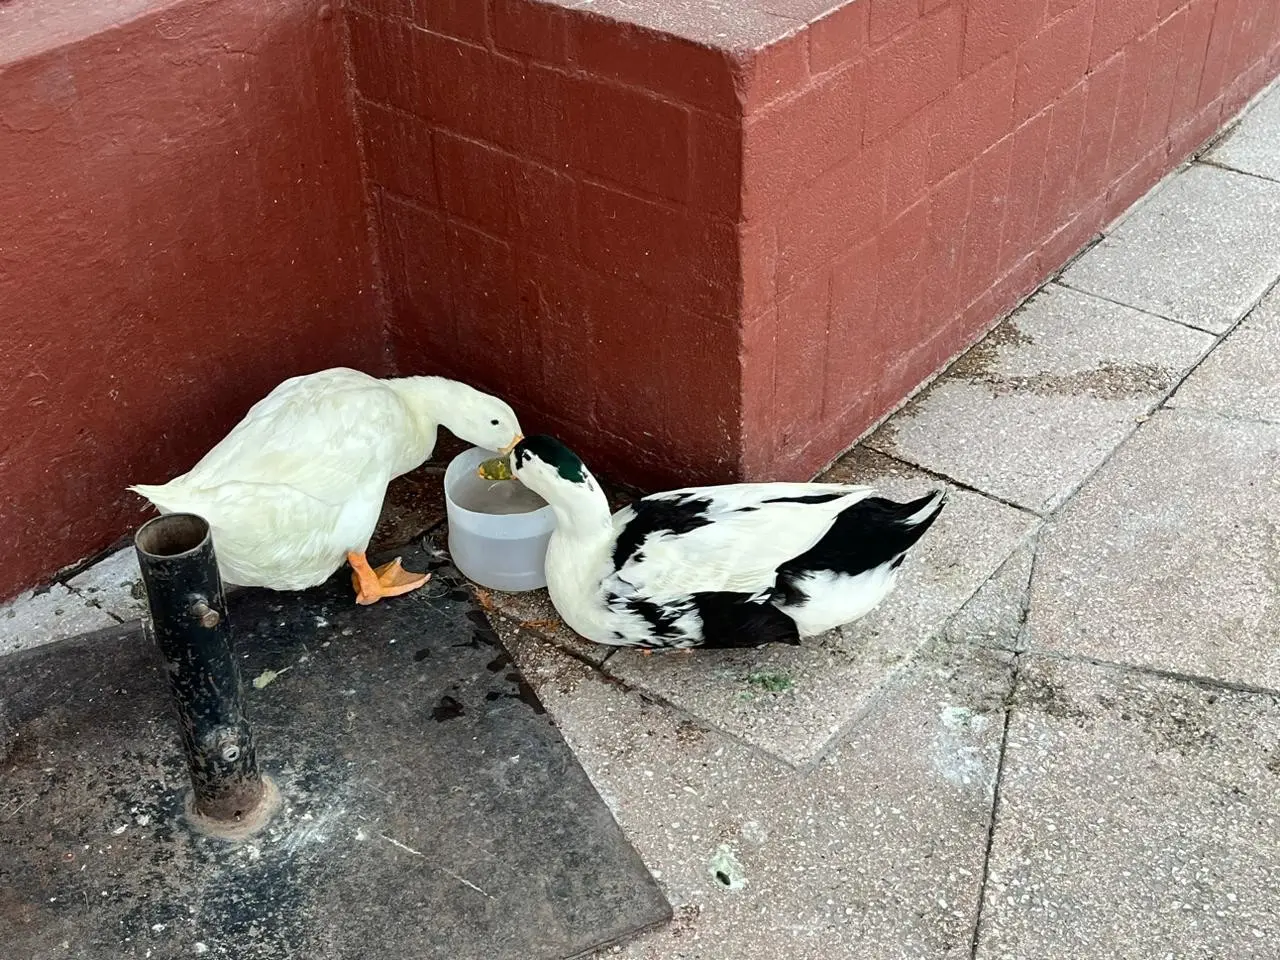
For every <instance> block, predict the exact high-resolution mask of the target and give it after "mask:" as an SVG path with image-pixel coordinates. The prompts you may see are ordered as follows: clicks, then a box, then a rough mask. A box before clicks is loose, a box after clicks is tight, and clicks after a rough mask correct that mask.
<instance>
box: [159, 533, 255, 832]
mask: <svg viewBox="0 0 1280 960" xmlns="http://www.w3.org/2000/svg"><path fill="white" fill-rule="evenodd" d="M134 547H135V549H136V550H137V553H138V564H139V566H140V567H141V568H142V582H143V584H144V585H145V586H146V590H147V605H148V607H149V608H150V611H151V622H150V630H151V634H152V637H153V638H154V640H155V643H156V646H157V647H158V648H159V649H160V653H161V655H162V656H163V657H164V660H165V667H166V672H167V674H168V677H169V690H170V692H171V694H172V699H173V704H174V707H175V708H176V710H177V714H178V725H179V729H180V731H181V733H182V745H183V747H184V748H185V749H186V753H187V766H188V768H189V769H190V772H191V787H192V796H191V799H190V802H189V810H190V812H192V813H194V814H195V816H196V818H197V819H198V820H202V821H204V823H203V825H204V826H206V827H207V828H209V829H210V830H211V831H212V832H218V831H219V828H220V827H226V828H230V829H231V830H232V831H233V832H234V831H235V829H236V828H237V827H247V826H250V824H251V823H252V822H253V821H256V820H259V819H262V818H263V817H264V815H265V814H266V813H267V812H269V811H268V810H267V809H266V808H267V807H268V806H269V801H270V797H271V794H272V792H273V791H272V790H271V788H270V784H269V782H268V781H266V780H265V779H264V778H263V777H262V775H261V773H260V772H259V770H258V755H257V751H256V749H255V748H254V741H253V730H252V728H251V727H250V726H249V721H248V719H247V718H246V717H245V712H244V697H243V691H242V688H241V680H240V670H239V668H238V667H237V665H236V661H235V656H234V654H233V651H232V649H231V629H230V624H229V623H228V622H227V614H226V609H227V608H226V598H225V596H224V595H223V590H222V577H221V576H220V575H219V573H218V562H217V558H216V557H215V555H214V552H213V538H212V536H211V535H210V533H209V525H208V524H207V523H206V522H205V521H204V520H203V519H201V518H200V517H197V516H195V515H194V514H190V513H172V514H168V515H166V516H162V517H156V518H155V519H154V520H149V521H147V523H145V524H143V526H142V528H141V529H140V530H138V533H137V536H135V537H134Z"/></svg>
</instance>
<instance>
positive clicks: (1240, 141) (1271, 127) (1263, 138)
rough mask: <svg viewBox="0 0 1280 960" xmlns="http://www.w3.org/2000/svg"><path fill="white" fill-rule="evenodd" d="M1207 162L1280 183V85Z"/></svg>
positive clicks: (1273, 85)
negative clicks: (1279, 181)
mask: <svg viewBox="0 0 1280 960" xmlns="http://www.w3.org/2000/svg"><path fill="white" fill-rule="evenodd" d="M1207 159H1209V160H1211V161H1212V162H1214V163H1217V164H1221V165H1222V166H1224V167H1231V169H1233V170H1240V171H1243V172H1244V173H1252V174H1253V175H1254V176H1258V177H1269V178H1270V179H1272V180H1280V84H1272V86H1271V91H1270V92H1269V93H1268V94H1266V95H1265V96H1263V97H1262V98H1260V99H1259V100H1258V102H1257V103H1256V104H1254V106H1253V107H1252V108H1251V109H1250V110H1249V112H1248V113H1247V114H1245V116H1244V119H1242V120H1241V121H1240V123H1239V125H1238V126H1237V127H1236V128H1235V129H1234V130H1233V131H1231V133H1230V134H1229V135H1228V136H1226V137H1224V138H1223V140H1222V142H1220V143H1219V144H1218V145H1217V146H1215V147H1214V148H1213V149H1212V150H1211V151H1210V152H1209V155H1208V158H1207Z"/></svg>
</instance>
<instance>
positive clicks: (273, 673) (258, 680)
mask: <svg viewBox="0 0 1280 960" xmlns="http://www.w3.org/2000/svg"><path fill="white" fill-rule="evenodd" d="M291 669H292V667H285V668H284V670H263V671H262V672H261V673H260V674H258V675H257V676H256V677H254V678H253V685H254V687H255V688H256V689H258V690H261V689H262V688H263V687H265V686H266V685H267V684H269V683H273V682H274V681H275V679H276V677H278V676H280V674H282V673H284V672H286V671H288V670H291Z"/></svg>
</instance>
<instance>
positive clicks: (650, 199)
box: [356, 92, 746, 228]
mask: <svg viewBox="0 0 1280 960" xmlns="http://www.w3.org/2000/svg"><path fill="white" fill-rule="evenodd" d="M356 101H357V103H358V105H359V106H360V107H365V106H369V107H375V108H377V109H379V110H385V111H387V112H388V113H391V114H394V115H395V116H398V117H401V118H404V119H408V120H412V121H414V122H416V123H420V124H422V125H423V126H425V127H426V128H427V129H428V131H429V132H430V133H432V134H433V135H434V134H445V135H447V136H449V137H451V138H453V139H455V140H461V141H463V142H464V143H469V144H471V145H473V146H478V147H483V148H485V149H486V150H490V151H492V152H494V153H496V154H499V155H500V156H502V157H504V158H506V159H507V160H513V161H516V162H517V163H521V164H526V165H528V166H531V167H536V168H537V169H539V170H541V171H543V172H545V173H551V174H554V175H556V176H558V177H564V178H566V179H568V180H572V181H574V182H575V183H579V184H587V185H589V186H593V187H598V188H601V189H605V190H610V191H612V192H614V193H617V194H619V195H621V196H624V197H627V198H628V199H631V200H639V201H640V202H642V203H648V204H651V205H653V206H655V207H660V208H662V209H663V210H666V211H667V212H669V213H682V214H691V215H693V216H697V217H702V218H704V219H706V220H707V221H709V222H711V223H715V224H720V225H722V226H727V227H733V228H740V227H742V226H745V225H746V221H744V220H741V219H740V218H738V217H736V216H732V215H729V214H724V213H716V212H714V211H711V210H704V209H702V208H700V207H696V206H693V205H692V204H689V203H685V202H681V201H679V200H672V199H671V198H670V197H664V196H661V195H659V194H656V193H646V192H643V190H641V189H640V188H638V187H635V186H633V185H631V184H625V183H622V182H620V181H616V180H609V179H607V178H605V177H603V176H601V175H600V174H598V173H592V172H590V171H588V170H583V169H581V168H579V167H576V166H570V165H567V164H566V165H565V166H563V167H558V166H555V165H554V164H555V161H551V160H545V159H543V158H541V157H537V156H533V155H530V154H522V153H516V152H514V151H513V150H512V149H511V148H510V147H507V146H504V145H502V144H500V143H497V142H495V141H493V140H485V139H483V138H482V137H476V136H472V135H469V134H465V133H461V132H459V131H458V130H455V129H454V128H453V127H447V126H442V125H441V124H439V123H436V122H435V121H432V120H430V119H428V118H426V117H423V116H422V115H420V114H417V113H414V112H413V111H412V110H406V109H404V107H399V106H396V105H395V104H393V103H387V102H386V101H383V100H376V99H373V98H372V97H366V96H365V95H364V94H362V93H359V92H357V93H356ZM688 146H689V151H688V152H689V155H690V158H691V159H690V162H691V163H692V156H693V143H692V141H690V143H689V144H688ZM566 171H568V172H566ZM378 186H380V187H381V189H382V190H383V191H384V192H386V193H389V194H391V195H392V196H394V197H397V198H400V197H404V195H403V194H400V193H397V192H396V191H394V190H391V189H390V188H388V187H382V186H381V185H380V184H379V185H378ZM436 187H437V189H439V183H437V184H436ZM412 202H413V203H415V204H417V205H418V206H421V207H422V209H425V210H434V209H436V208H435V207H430V206H426V205H423V203H422V201H421V200H412ZM440 210H441V211H442V212H446V213H447V212H448V211H447V210H444V207H443V205H442V206H441V207H440ZM468 222H470V221H468Z"/></svg>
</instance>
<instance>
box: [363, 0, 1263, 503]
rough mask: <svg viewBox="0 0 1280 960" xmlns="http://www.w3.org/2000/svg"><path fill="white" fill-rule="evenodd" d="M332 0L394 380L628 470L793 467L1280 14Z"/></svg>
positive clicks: (1070, 227)
mask: <svg viewBox="0 0 1280 960" xmlns="http://www.w3.org/2000/svg"><path fill="white" fill-rule="evenodd" d="M356 3H357V8H356V9H354V10H353V11H352V12H351V13H350V16H349V22H350V30H351V49H352V59H353V64H354V71H355V77H356V87H357V91H358V100H359V104H360V112H361V115H362V117H363V123H364V126H365V136H366V149H367V159H368V164H369V172H370V179H371V182H372V184H373V185H374V189H373V201H374V203H375V204H376V207H377V210H378V222H379V223H380V224H381V236H382V244H381V252H382V259H383V268H384V271H385V272H386V275H387V278H388V283H387V288H388V294H389V299H390V303H389V311H390V316H391V340H392V344H393V347H394V350H395V355H396V359H397V363H398V366H399V367H400V368H401V369H402V370H405V371H406V372H412V371H416V370H439V371H443V372H447V373H451V374H453V375H456V376H462V377H465V378H467V379H470V380H473V381H475V382H477V383H479V384H481V385H484V386H488V387H491V388H495V389H499V390H501V391H502V392H504V393H506V394H508V395H509V396H510V398H511V399H512V401H513V402H515V403H517V404H519V405H520V407H521V409H522V410H524V411H527V419H528V420H529V422H530V423H531V425H533V426H535V427H548V428H551V429H554V430H556V431H557V432H559V433H561V434H562V435H564V436H565V437H566V439H568V440H569V441H570V442H571V443H573V444H575V445H576V446H578V447H579V448H581V449H582V451H583V452H584V453H585V454H587V455H588V457H589V458H590V459H591V460H592V461H593V462H594V463H597V464H599V465H600V466H602V467H603V468H604V469H607V470H611V471H612V472H614V474H615V475H617V476H621V477H624V478H626V479H629V480H633V481H637V482H640V483H646V482H652V483H675V482H691V481H694V480H728V479H733V478H738V477H747V478H799V477H806V476H809V475H811V474H812V473H813V472H814V471H815V470H817V469H818V468H820V467H821V466H822V465H823V464H824V463H825V462H827V461H828V460H829V459H831V458H832V457H833V456H835V455H836V454H837V453H839V452H840V451H841V450H843V449H844V448H846V447H847V446H848V445H849V444H851V443H852V442H853V441H854V440H856V439H857V438H858V436H859V435H860V434H862V433H863V432H864V431H865V430H866V429H867V428H869V427H870V426H871V425H873V424H874V423H875V422H876V420H877V419H878V418H880V417H881V416H882V415H883V414H885V413H886V412H888V411H889V410H891V409H892V408H893V407H894V406H896V405H897V404H898V403H899V402H901V401H902V400H903V399H904V398H905V397H906V396H907V395H908V394H909V393H910V392H911V391H912V390H913V389H914V388H915V387H917V386H918V385H919V384H920V383H921V382H922V381H924V380H925V379H927V378H928V377H929V376H930V375H931V374H933V373H934V372H936V371H937V370H938V369H939V367H940V366H941V365H942V364H944V363H945V361H946V360H947V359H948V358H949V357H950V356H952V355H953V354H954V353H956V352H957V351H958V350H960V349H961V348H963V347H964V346H966V345H967V344H969V343H970V342H972V341H973V340H974V339H975V338H976V337H977V336H978V335H979V334H980V333H981V332H982V330H983V329H985V327H986V326H988V325H989V324H990V323H991V322H993V321H994V320H995V319H997V318H998V316H1000V315H1001V314H1002V313H1003V312H1004V311H1006V310H1007V309H1008V308H1009V307H1011V306H1012V305H1013V304H1014V303H1015V302H1016V301H1017V300H1018V299H1019V298H1020V297H1022V296H1023V295H1025V294H1026V293H1027V292H1029V291H1030V290H1032V289H1033V288H1034V286H1035V285H1036V284H1037V283H1038V282H1039V281H1041V280H1042V279H1044V278H1045V277H1047V276H1049V275H1050V274H1051V273H1052V272H1053V271H1055V270H1056V269H1057V268H1058V267H1060V266H1061V265H1062V264H1063V263H1064V262H1065V260H1066V259H1067V258H1068V257H1069V256H1070V255H1071V254H1072V253H1074V252H1075V251H1076V250H1078V249H1079V248H1080V247H1081V246H1082V245H1083V244H1084V243H1086V242H1087V241H1088V240H1089V238H1090V237H1091V236H1092V235H1093V234H1094V233H1095V232H1096V231H1097V230H1098V229H1099V227H1101V226H1102V225H1103V224H1104V223H1105V222H1106V221H1107V220H1108V219H1110V218H1111V217H1113V216H1114V215H1116V214H1118V213H1119V212H1120V211H1121V210H1123V209H1124V208H1125V207H1126V206H1127V205H1129V204H1130V203H1131V202H1132V201H1133V200H1134V199H1136V198H1137V197H1138V196H1140V195H1141V193H1142V192H1143V191H1145V190H1146V189H1147V188H1148V187H1149V186H1151V185H1152V184H1153V183H1154V182H1155V181H1156V179H1158V178H1159V177H1160V176H1161V175H1162V174H1163V173H1165V172H1166V171H1168V170H1169V169H1171V168H1172V167H1173V166H1174V165H1175V164H1176V163H1177V162H1178V161H1179V160H1181V159H1182V158H1183V157H1185V156H1186V155H1187V154H1188V153H1189V152H1190V151H1191V150H1193V149H1194V148H1196V147H1197V146H1198V145H1200V144H1201V143H1202V142H1203V141H1204V140H1205V139H1206V138H1208V137H1209V136H1210V135H1211V134H1212V133H1213V132H1214V131H1215V130H1216V129H1217V128H1218V126H1219V125H1220V123H1221V122H1222V121H1223V120H1224V119H1225V118H1227V117H1229V116H1230V115H1231V114H1232V113H1233V112H1234V111H1235V110H1236V109H1237V108H1239V107H1240V106H1241V105H1242V104H1243V103H1244V101H1245V100H1246V99H1247V98H1248V97H1249V96H1250V95H1251V94H1252V93H1253V92H1255V91H1256V90H1258V89H1259V88H1260V87H1261V86H1262V84H1263V82H1264V81H1265V80H1266V79H1267V78H1268V77H1270V76H1271V75H1273V74H1274V73H1275V69H1276V67H1277V60H1276V56H1275V51H1276V46H1277V35H1278V30H1280V17H1277V15H1276V11H1277V7H1278V6H1280V5H1278V4H1277V3H1276V2H1275V0H1189V2H1186V0H854V2H852V3H848V4H845V5H843V6H840V7H839V8H838V9H835V10H832V11H830V12H824V11H825V10H827V9H828V8H827V7H825V6H824V5H823V4H822V3H821V2H818V3H814V2H813V0H769V2H768V3H764V4H754V5H750V6H749V7H748V6H744V7H743V8H742V9H741V10H739V9H737V8H729V7H725V6H723V5H720V6H716V7H714V8H713V7H707V8H700V7H698V6H697V5H671V4H669V3H666V2H665V0H634V2H629V3H627V4H625V5H623V4H618V3H610V2H608V0H602V2H600V3H595V4H592V7H591V12H588V11H585V10H582V9H576V10H575V9H566V8H564V7H562V6H559V5H558V4H557V3H554V2H552V3H547V2H534V0H490V3H489V4H488V5H487V8H486V5H485V4H482V3H467V2H463V0H356ZM606 13H607V14H608V17H606V16H603V15H601V14H606ZM773 15H777V16H773ZM619 18H627V19H629V20H633V21H638V23H639V24H647V26H644V25H637V23H623V22H621V20H620V19H619ZM716 18H719V20H716ZM783 18H785V19H783Z"/></svg>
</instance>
